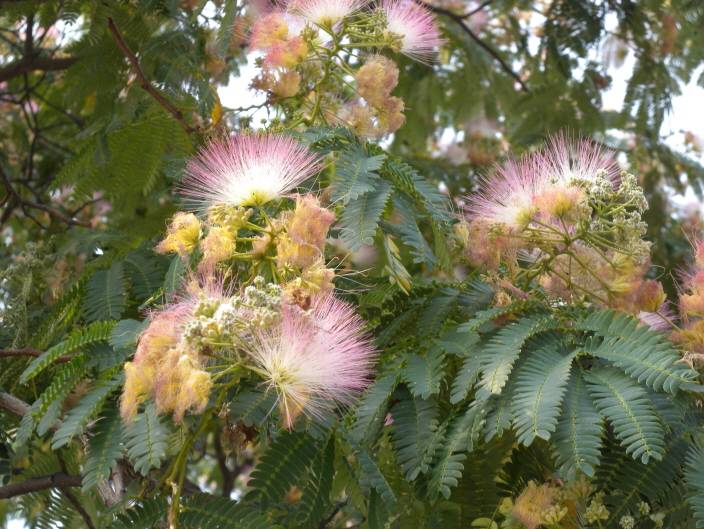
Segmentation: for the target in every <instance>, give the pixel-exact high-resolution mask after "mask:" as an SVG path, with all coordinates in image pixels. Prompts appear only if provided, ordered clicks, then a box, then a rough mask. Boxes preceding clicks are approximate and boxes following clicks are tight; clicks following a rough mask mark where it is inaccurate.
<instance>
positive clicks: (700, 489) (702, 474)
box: [685, 445, 704, 527]
mask: <svg viewBox="0 0 704 529" xmlns="http://www.w3.org/2000/svg"><path fill="white" fill-rule="evenodd" d="M685 479H686V482H687V487H688V489H689V495H688V498H687V500H688V502H689V505H690V506H691V508H692V511H694V517H695V519H696V521H697V527H702V526H704V451H702V448H701V446H699V445H692V446H691V447H690V449H689V452H688V453H687V469H686V474H685Z"/></svg>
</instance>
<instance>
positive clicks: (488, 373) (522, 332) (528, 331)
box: [479, 315, 551, 394]
mask: <svg viewBox="0 0 704 529" xmlns="http://www.w3.org/2000/svg"><path fill="white" fill-rule="evenodd" d="M550 325H551V323H550V321H549V319H548V318H546V317H545V316H544V315H537V316H533V317H531V318H525V319H522V320H520V321H518V322H516V323H513V324H510V325H507V326H506V327H504V328H503V329H501V330H500V331H499V332H498V333H497V334H496V335H495V336H494V337H493V338H492V339H491V341H490V342H489V343H488V344H487V345H486V346H485V347H483V348H482V352H481V363H482V367H481V371H482V376H481V379H480V380H479V384H480V386H482V387H483V388H484V389H485V390H486V391H488V392H490V393H493V394H498V393H501V390H502V388H503V387H504V385H505V384H506V380H507V379H508V376H509V374H510V373H511V369H512V368H513V364H514V362H515V361H516V360H517V359H518V357H519V356H520V354H521V348H522V347H523V344H524V343H525V342H526V341H527V340H528V339H529V338H530V337H531V336H533V335H535V334H537V333H539V332H541V331H544V330H546V329H547V328H549V326H550Z"/></svg>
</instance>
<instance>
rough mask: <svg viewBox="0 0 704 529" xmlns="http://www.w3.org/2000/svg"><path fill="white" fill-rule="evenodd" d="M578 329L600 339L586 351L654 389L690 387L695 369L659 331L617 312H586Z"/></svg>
mask: <svg viewBox="0 0 704 529" xmlns="http://www.w3.org/2000/svg"><path fill="white" fill-rule="evenodd" d="M578 328H581V329H587V330H591V331H594V332H596V333H597V334H599V335H601V336H603V337H604V340H603V341H602V342H601V343H600V344H599V345H598V346H596V347H592V348H590V349H589V353H590V354H592V355H594V356H598V357H600V358H604V359H605V360H608V361H609V362H611V363H612V364H614V365H615V366H617V367H620V368H621V369H623V370H624V371H625V372H626V373H627V374H628V375H630V376H631V377H633V378H635V379H636V380H638V382H642V383H645V384H646V385H647V386H649V387H651V388H652V389H654V390H655V391H666V392H668V393H676V392H677V390H678V389H679V388H680V387H682V386H691V385H692V383H693V382H694V380H695V379H696V376H697V374H696V372H695V371H694V370H692V369H690V368H688V367H687V366H686V365H685V364H683V363H682V362H680V360H681V356H680V354H679V353H678V352H677V350H676V349H675V348H674V347H673V346H672V343H671V342H670V341H668V340H667V339H666V338H665V337H664V336H663V335H662V334H661V333H659V332H656V331H653V330H652V329H651V328H650V327H648V326H647V325H643V324H641V323H639V320H638V319H636V318H634V317H632V316H629V315H628V314H624V313H621V312H616V311H611V310H605V311H599V312H595V313H592V314H590V315H589V316H588V317H587V318H585V319H584V320H582V321H581V322H580V323H579V325H578Z"/></svg>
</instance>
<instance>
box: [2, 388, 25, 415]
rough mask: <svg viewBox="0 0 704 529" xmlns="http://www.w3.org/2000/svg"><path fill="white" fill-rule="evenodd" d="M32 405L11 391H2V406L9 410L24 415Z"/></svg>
mask: <svg viewBox="0 0 704 529" xmlns="http://www.w3.org/2000/svg"><path fill="white" fill-rule="evenodd" d="M30 407H31V406H30V405H29V404H27V403H26V402H25V401H23V400H21V399H18V398H17V397H15V396H14V395H10V394H9V393H5V392H0V408H2V409H3V410H7V411H9V412H10V413H14V414H15V415H19V416H20V417H24V415H25V414H26V413H27V412H28V411H29V408H30Z"/></svg>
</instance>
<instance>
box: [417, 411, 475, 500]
mask: <svg viewBox="0 0 704 529" xmlns="http://www.w3.org/2000/svg"><path fill="white" fill-rule="evenodd" d="M483 422H484V409H483V407H482V406H481V405H477V404H475V405H472V406H470V407H469V408H468V409H467V410H466V411H465V412H464V414H462V415H459V416H457V417H455V418H454V419H453V420H451V422H450V425H449V427H448V429H447V436H446V438H445V439H443V441H442V444H441V447H440V451H439V453H438V456H437V459H436V461H435V462H434V464H433V470H432V474H431V478H430V483H429V493H430V495H431V497H437V496H438V495H442V496H444V497H445V499H449V497H450V492H451V488H452V487H456V486H457V484H458V482H459V479H460V478H461V477H462V471H463V469H464V464H463V461H464V460H465V458H466V457H467V452H468V451H469V452H471V451H472V450H473V448H474V445H475V443H476V442H477V440H478V438H479V432H480V430H481V426H482V424H483Z"/></svg>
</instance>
